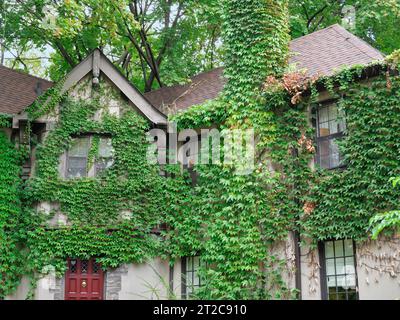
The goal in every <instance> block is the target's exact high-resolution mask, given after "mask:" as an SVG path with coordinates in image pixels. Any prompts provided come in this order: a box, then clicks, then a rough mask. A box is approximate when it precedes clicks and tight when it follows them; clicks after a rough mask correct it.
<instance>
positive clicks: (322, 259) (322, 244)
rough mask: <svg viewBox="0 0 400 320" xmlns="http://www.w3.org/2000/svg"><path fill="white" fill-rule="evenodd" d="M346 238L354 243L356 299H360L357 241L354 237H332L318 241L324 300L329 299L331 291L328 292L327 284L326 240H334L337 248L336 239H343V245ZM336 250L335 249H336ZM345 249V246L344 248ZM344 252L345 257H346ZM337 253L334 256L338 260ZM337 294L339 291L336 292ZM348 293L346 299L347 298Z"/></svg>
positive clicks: (322, 296)
mask: <svg viewBox="0 0 400 320" xmlns="http://www.w3.org/2000/svg"><path fill="white" fill-rule="evenodd" d="M345 240H352V243H353V260H354V276H355V282H356V284H355V285H356V300H359V299H360V296H359V292H358V274H357V249H356V242H355V241H354V240H353V239H339V240H336V239H331V240H325V241H319V242H318V255H319V263H320V266H321V267H320V288H321V299H322V300H329V292H328V285H327V280H328V279H327V275H326V272H327V271H326V260H327V259H326V256H325V243H326V242H332V241H333V246H334V248H335V242H336V241H342V242H343V246H344V241H345ZM334 250H335V249H334ZM343 250H344V248H343ZM345 254H346V253H344V256H343V257H346V255H345ZM341 257H342V256H338V258H341ZM336 258H337V257H336V254H335V253H334V258H333V259H335V260H336ZM337 276H338V275H337V273H336V269H335V277H337ZM336 294H337V293H336ZM347 298H348V297H347V293H346V301H348V299H347Z"/></svg>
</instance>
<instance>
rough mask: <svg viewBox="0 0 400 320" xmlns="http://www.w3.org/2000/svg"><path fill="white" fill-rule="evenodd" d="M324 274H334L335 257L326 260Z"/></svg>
mask: <svg viewBox="0 0 400 320" xmlns="http://www.w3.org/2000/svg"><path fill="white" fill-rule="evenodd" d="M326 275H327V276H332V275H335V259H327V260H326Z"/></svg>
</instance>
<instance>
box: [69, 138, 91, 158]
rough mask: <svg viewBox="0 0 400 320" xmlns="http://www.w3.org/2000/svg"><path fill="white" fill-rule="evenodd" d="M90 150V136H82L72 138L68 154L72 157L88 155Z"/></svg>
mask: <svg viewBox="0 0 400 320" xmlns="http://www.w3.org/2000/svg"><path fill="white" fill-rule="evenodd" d="M88 152H89V137H80V138H75V139H73V140H72V142H71V147H70V149H69V151H68V155H69V156H71V157H87V154H88Z"/></svg>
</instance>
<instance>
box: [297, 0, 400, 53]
mask: <svg viewBox="0 0 400 320" xmlns="http://www.w3.org/2000/svg"><path fill="white" fill-rule="evenodd" d="M351 7H353V8H354V11H353V9H351ZM349 10H350V11H349ZM290 13H291V19H290V23H291V33H292V37H294V38H297V37H300V36H303V35H306V34H309V33H312V32H314V31H317V30H319V29H322V28H325V27H328V26H330V25H332V24H334V23H339V24H344V26H346V27H347V28H349V29H350V31H351V32H353V33H354V34H356V35H357V36H359V37H361V38H362V39H364V40H365V41H367V42H368V43H370V44H371V45H372V46H373V47H375V48H377V49H379V50H381V51H382V52H384V53H386V54H389V53H391V52H392V51H394V50H395V49H398V48H399V47H400V36H399V33H398V31H397V30H398V25H399V24H400V3H399V1H397V0H377V1H370V0H300V1H290ZM353 13H354V18H353Z"/></svg>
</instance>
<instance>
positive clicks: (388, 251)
mask: <svg viewBox="0 0 400 320" xmlns="http://www.w3.org/2000/svg"><path fill="white" fill-rule="evenodd" d="M357 275H358V287H359V298H360V300H371V299H372V300H393V299H398V300H400V238H399V237H397V238H392V239H384V238H382V239H380V240H378V241H368V242H366V243H364V244H360V245H358V246H357Z"/></svg>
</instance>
